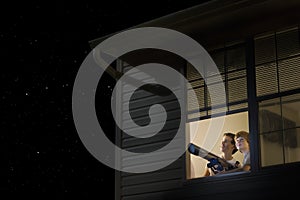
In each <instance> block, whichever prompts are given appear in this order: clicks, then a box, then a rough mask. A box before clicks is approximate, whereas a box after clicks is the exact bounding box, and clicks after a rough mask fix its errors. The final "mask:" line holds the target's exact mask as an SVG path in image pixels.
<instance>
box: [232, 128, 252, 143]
mask: <svg viewBox="0 0 300 200" xmlns="http://www.w3.org/2000/svg"><path fill="white" fill-rule="evenodd" d="M235 136H236V138H239V137H243V138H245V139H246V141H247V142H248V143H250V135H249V133H248V132H247V131H239V132H237V133H236V135H235Z"/></svg>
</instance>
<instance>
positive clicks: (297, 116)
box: [254, 27, 300, 167]
mask: <svg viewBox="0 0 300 200" xmlns="http://www.w3.org/2000/svg"><path fill="white" fill-rule="evenodd" d="M254 41H255V69H256V93H257V99H258V107H259V139H260V156H261V167H265V166H272V165H279V164H286V163H291V162H298V161H300V153H299V152H300V144H299V142H300V128H299V125H300V94H299V89H300V80H299V77H300V41H299V28H298V27H295V28H291V29H287V30H284V31H280V32H274V33H270V34H263V35H261V36H258V37H256V38H255V40H254Z"/></svg>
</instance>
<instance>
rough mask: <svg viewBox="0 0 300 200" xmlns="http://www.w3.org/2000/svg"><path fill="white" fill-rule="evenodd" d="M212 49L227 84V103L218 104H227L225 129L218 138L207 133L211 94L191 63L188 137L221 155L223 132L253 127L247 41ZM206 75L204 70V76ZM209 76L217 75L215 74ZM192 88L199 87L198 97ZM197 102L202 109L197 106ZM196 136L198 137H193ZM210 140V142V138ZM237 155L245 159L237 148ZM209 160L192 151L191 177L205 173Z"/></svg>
mask: <svg viewBox="0 0 300 200" xmlns="http://www.w3.org/2000/svg"><path fill="white" fill-rule="evenodd" d="M209 53H210V55H211V57H212V59H213V60H214V62H215V63H216V65H217V67H218V69H219V72H220V75H221V77H222V80H223V82H224V85H225V92H226V103H225V104H224V105H218V106H219V107H220V108H223V109H220V115H222V114H226V116H225V118H224V126H223V130H222V131H221V133H220V134H219V135H218V136H217V137H216V136H213V138H216V139H214V140H212V136H209V135H208V134H207V133H206V132H207V129H208V127H209V126H210V122H211V120H212V119H211V101H210V95H209V92H208V88H207V85H206V83H205V81H204V78H203V77H202V76H201V75H200V74H199V73H198V72H197V71H196V70H195V69H194V68H193V67H192V66H191V65H188V66H187V72H186V74H187V79H188V80H189V82H190V83H191V87H190V88H187V113H188V115H187V118H188V119H187V121H188V125H187V133H188V138H187V140H188V141H189V142H190V141H193V142H194V143H196V145H198V146H200V147H202V148H204V149H205V150H208V151H210V152H212V153H213V154H215V155H220V153H221V151H220V145H221V141H222V137H223V133H225V132H233V133H236V132H238V131H240V130H244V131H249V127H248V98H247V75H246V49H245V43H244V42H239V43H234V44H230V45H225V46H224V47H222V48H219V49H215V50H213V51H211V52H209ZM205 71H206V69H205V66H204V72H205ZM206 75H207V74H204V76H206ZM205 78H208V79H209V78H212V79H213V78H214V76H213V75H212V76H207V77H205ZM192 89H193V90H194V91H195V93H196V95H197V97H198V99H194V98H192V95H190V92H191V91H192ZM197 103H198V105H199V110H198V109H196V108H197ZM224 107H225V108H226V109H225V110H226V113H224ZM222 112H223V113H222ZM197 126H198V128H197ZM194 136H195V138H193V137H194ZM192 138H193V139H192ZM209 140H210V142H208V141H209ZM212 143H213V144H212ZM234 158H235V159H236V160H238V161H240V162H242V160H243V155H242V153H240V152H237V153H235V154H234ZM206 164H207V161H206V160H205V159H203V158H201V157H198V156H195V155H191V154H188V156H187V177H188V179H192V178H199V177H203V175H204V170H205V166H206Z"/></svg>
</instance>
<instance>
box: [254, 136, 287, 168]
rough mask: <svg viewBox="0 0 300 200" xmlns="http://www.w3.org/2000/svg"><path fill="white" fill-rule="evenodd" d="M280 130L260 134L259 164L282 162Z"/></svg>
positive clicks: (266, 164)
mask: <svg viewBox="0 0 300 200" xmlns="http://www.w3.org/2000/svg"><path fill="white" fill-rule="evenodd" d="M281 142H282V132H281V131H277V132H271V133H266V134H263V135H260V147H261V165H262V167H264V166H270V165H277V164H283V163H284V156H283V148H282V145H281V144H280V143H281Z"/></svg>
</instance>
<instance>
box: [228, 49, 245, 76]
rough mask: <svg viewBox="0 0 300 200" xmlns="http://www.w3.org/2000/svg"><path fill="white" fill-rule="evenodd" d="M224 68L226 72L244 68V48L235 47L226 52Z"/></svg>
mask: <svg viewBox="0 0 300 200" xmlns="http://www.w3.org/2000/svg"><path fill="white" fill-rule="evenodd" d="M226 66H227V70H228V71H233V70H237V69H243V68H245V67H246V59H245V47H244V46H240V47H235V48H232V49H228V50H227V57H226Z"/></svg>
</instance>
